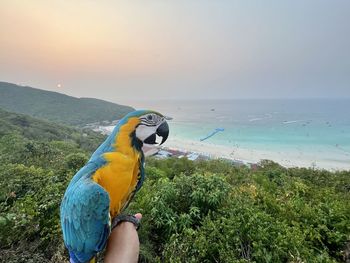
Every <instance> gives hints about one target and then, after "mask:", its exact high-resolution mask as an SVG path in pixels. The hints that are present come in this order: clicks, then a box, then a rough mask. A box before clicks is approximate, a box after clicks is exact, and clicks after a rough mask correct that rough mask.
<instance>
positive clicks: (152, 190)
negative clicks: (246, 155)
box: [0, 111, 350, 263]
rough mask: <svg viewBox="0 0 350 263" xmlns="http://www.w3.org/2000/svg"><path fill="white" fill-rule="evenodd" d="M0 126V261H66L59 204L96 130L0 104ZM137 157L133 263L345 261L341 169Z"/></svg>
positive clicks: (348, 204) (346, 197) (348, 183)
mask: <svg viewBox="0 0 350 263" xmlns="http://www.w3.org/2000/svg"><path fill="white" fill-rule="evenodd" d="M0 129H1V130H0V262H6V263H15V262H16V263H22V262H23V263H24V262H33V263H34V262H41V263H49V262H52V263H53V262H64V263H68V262H69V261H68V255H67V251H66V249H65V248H64V245H63V241H62V234H61V229H60V223H59V206H60V203H61V199H62V196H63V193H64V191H65V189H66V187H67V185H68V183H69V181H70V180H71V178H72V176H73V175H74V174H75V173H76V172H77V171H78V170H79V169H80V168H81V167H82V166H83V165H84V163H85V162H86V161H87V160H88V158H89V156H90V154H91V153H92V151H93V150H94V149H95V148H96V147H97V146H98V145H99V144H100V143H101V142H102V141H103V139H104V137H103V136H102V135H99V134H96V133H94V132H88V131H85V130H77V129H73V128H69V127H65V126H62V125H57V124H54V123H48V122H45V121H39V120H36V119H34V118H31V117H28V116H24V115H19V114H14V113H9V112H5V111H0ZM146 162H147V165H146V168H145V169H146V170H145V173H146V180H145V183H144V185H143V187H142V188H141V190H140V192H138V193H137V194H136V198H135V200H133V202H132V203H131V205H130V207H129V211H128V213H136V212H141V213H142V214H143V218H142V224H141V228H140V230H139V237H140V242H141V250H140V261H139V262H159V263H160V262H208V263H209V262H227V263H232V262H233V263H234V262H236V263H243V262H347V261H346V260H350V256H349V255H350V241H349V240H350V213H349V211H350V172H346V171H343V172H328V171H320V170H314V169H298V168H292V169H287V168H284V167H281V166H279V165H278V164H276V163H273V162H270V161H264V162H262V163H260V164H259V166H258V168H257V169H256V170H251V169H248V168H247V167H244V166H242V167H235V166H232V164H230V163H229V162H226V161H222V160H209V161H195V162H193V161H189V160H187V159H185V158H181V159H166V160H155V159H153V158H149V159H147V161H146ZM102 256H103V253H101V255H100V257H102ZM98 262H102V261H101V259H99V261H98Z"/></svg>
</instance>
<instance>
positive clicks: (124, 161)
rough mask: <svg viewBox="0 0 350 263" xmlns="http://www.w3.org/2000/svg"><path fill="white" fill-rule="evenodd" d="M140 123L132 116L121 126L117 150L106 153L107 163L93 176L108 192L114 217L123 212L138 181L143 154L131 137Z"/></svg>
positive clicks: (116, 142)
mask: <svg viewBox="0 0 350 263" xmlns="http://www.w3.org/2000/svg"><path fill="white" fill-rule="evenodd" d="M138 123H139V120H138V118H131V119H130V120H129V121H128V122H127V123H126V124H124V125H123V126H122V127H121V128H120V130H119V132H118V135H117V136H116V140H115V145H114V146H115V149H116V151H115V152H108V153H105V154H104V158H105V160H106V161H107V164H106V165H105V166H103V167H101V168H100V169H98V170H97V171H96V172H95V174H94V175H93V177H92V179H93V180H94V181H95V182H97V183H98V184H100V185H101V186H102V187H103V188H104V189H105V190H106V191H107V192H108V194H109V198H110V213H111V216H112V217H114V216H116V215H118V214H119V213H120V212H121V211H120V210H121V209H122V208H123V206H124V205H125V203H126V202H127V201H128V199H129V196H130V194H131V193H132V192H133V191H134V189H135V187H136V184H137V181H138V175H139V171H140V167H139V164H140V161H139V160H140V158H141V156H140V153H139V152H138V151H136V150H135V149H134V148H133V147H132V146H131V138H130V134H131V133H132V131H133V130H134V129H135V127H136V125H137V124H138Z"/></svg>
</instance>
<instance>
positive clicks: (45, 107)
mask: <svg viewBox="0 0 350 263" xmlns="http://www.w3.org/2000/svg"><path fill="white" fill-rule="evenodd" d="M0 107H1V108H3V109H5V110H9V111H12V112H17V113H24V114H28V115H30V116H33V117H36V118H40V119H46V120H50V121H55V122H60V123H65V124H70V125H84V124H88V123H94V122H101V121H113V120H117V119H120V118H121V117H122V116H124V115H125V114H126V113H128V112H130V111H133V110H134V109H133V108H132V107H129V106H124V105H118V104H115V103H112V102H108V101H104V100H99V99H92V98H75V97H71V96H68V95H64V94H61V93H58V92H52V91H46V90H40V89H35V88H31V87H24V86H18V85H15V84H11V83H7V82H0Z"/></svg>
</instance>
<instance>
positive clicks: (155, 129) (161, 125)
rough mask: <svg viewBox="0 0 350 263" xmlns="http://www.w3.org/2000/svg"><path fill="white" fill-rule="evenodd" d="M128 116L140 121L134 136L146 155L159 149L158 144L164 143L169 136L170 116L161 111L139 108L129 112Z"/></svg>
mask: <svg viewBox="0 0 350 263" xmlns="http://www.w3.org/2000/svg"><path fill="white" fill-rule="evenodd" d="M126 117H127V118H129V119H130V118H138V120H139V121H138V123H137V125H136V127H135V131H134V132H133V135H132V136H135V138H134V139H136V143H138V144H139V145H141V146H142V148H141V149H142V151H143V153H144V154H145V156H149V155H152V154H154V153H156V152H157V151H158V146H159V145H161V144H163V143H164V142H165V141H166V140H167V138H168V136H169V125H168V123H167V120H169V119H170V118H168V117H165V116H163V115H162V114H160V113H159V112H156V111H151V110H138V111H134V112H131V113H129V114H128V115H127V116H126Z"/></svg>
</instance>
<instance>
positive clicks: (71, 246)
mask: <svg viewBox="0 0 350 263" xmlns="http://www.w3.org/2000/svg"><path fill="white" fill-rule="evenodd" d="M168 135H169V126H168V124H167V122H166V118H165V117H164V116H163V115H161V114H160V113H157V112H154V111H149V110H140V111H134V112H131V113H129V114H128V115H126V116H125V117H124V118H123V119H121V120H120V121H119V122H118V124H117V126H116V127H115V128H114V130H113V132H112V134H111V135H110V136H109V137H108V138H107V139H106V140H105V142H104V143H102V144H101V145H100V146H99V147H98V149H97V150H96V151H95V152H94V153H93V155H92V156H91V158H90V160H89V161H88V162H87V164H86V165H85V166H84V167H83V168H81V169H80V170H79V171H78V172H77V174H76V175H75V176H74V177H73V179H72V181H71V182H70V184H69V185H68V188H67V190H66V192H65V194H64V197H63V200H62V203H61V227H62V231H63V239H64V243H65V245H66V247H67V248H68V250H69V255H70V261H71V262H72V263H83V262H93V261H94V258H95V255H96V254H97V253H98V252H100V251H101V250H103V249H104V247H105V245H106V243H107V239H108V237H109V234H110V232H111V229H110V228H111V218H114V217H115V216H117V215H119V214H120V213H121V212H122V211H123V210H124V209H125V208H126V207H127V205H128V204H129V202H130V200H131V199H132V198H133V196H134V194H135V193H136V192H137V191H138V190H139V189H140V188H141V186H142V183H143V180H144V156H145V155H147V153H148V152H150V153H154V147H155V146H156V145H157V144H158V143H157V139H158V136H160V137H162V141H161V142H160V144H163V143H164V142H165V141H166V139H167V138H168Z"/></svg>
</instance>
